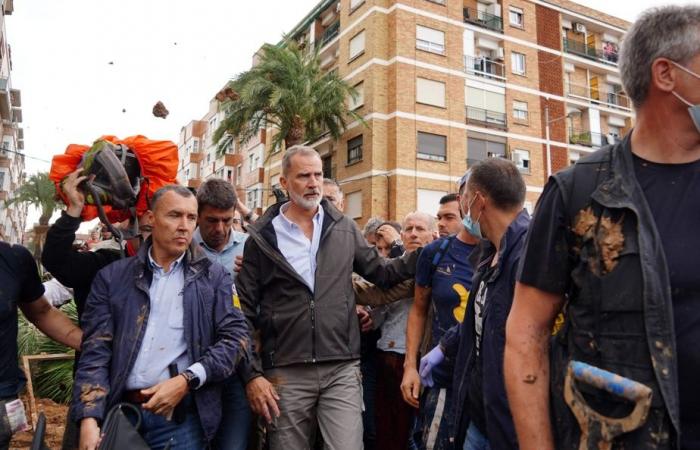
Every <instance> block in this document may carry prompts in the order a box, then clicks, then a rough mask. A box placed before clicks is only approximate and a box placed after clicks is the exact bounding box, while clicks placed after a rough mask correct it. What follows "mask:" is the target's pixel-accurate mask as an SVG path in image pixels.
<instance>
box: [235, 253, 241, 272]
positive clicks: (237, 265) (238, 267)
mask: <svg viewBox="0 0 700 450" xmlns="http://www.w3.org/2000/svg"><path fill="white" fill-rule="evenodd" d="M242 268H243V255H236V259H235V260H234V261H233V270H234V272H236V273H238V272H240V271H241V269H242Z"/></svg>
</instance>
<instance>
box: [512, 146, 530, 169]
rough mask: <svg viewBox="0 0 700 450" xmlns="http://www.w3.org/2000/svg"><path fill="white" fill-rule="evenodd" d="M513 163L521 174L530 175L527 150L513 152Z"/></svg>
mask: <svg viewBox="0 0 700 450" xmlns="http://www.w3.org/2000/svg"><path fill="white" fill-rule="evenodd" d="M513 162H514V163H515V166H516V167H517V168H518V169H520V171H521V172H524V173H530V152H529V151H527V150H519V149H515V150H513Z"/></svg>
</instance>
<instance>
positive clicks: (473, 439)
mask: <svg viewBox="0 0 700 450" xmlns="http://www.w3.org/2000/svg"><path fill="white" fill-rule="evenodd" d="M464 450H491V445H490V444H489V440H488V439H487V438H486V436H484V435H483V434H482V433H481V431H479V429H478V428H477V427H476V426H475V425H474V424H473V423H471V424H469V428H468V429H467V437H466V439H464Z"/></svg>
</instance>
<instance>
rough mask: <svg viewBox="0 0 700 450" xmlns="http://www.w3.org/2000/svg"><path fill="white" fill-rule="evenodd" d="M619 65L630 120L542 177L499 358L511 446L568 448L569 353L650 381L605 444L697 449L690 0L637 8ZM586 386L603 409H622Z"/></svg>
mask: <svg viewBox="0 0 700 450" xmlns="http://www.w3.org/2000/svg"><path fill="white" fill-rule="evenodd" d="M619 64H620V73H621V74H622V82H623V84H624V87H625V91H626V92H627V95H628V96H629V97H630V99H631V100H632V103H633V104H634V108H635V112H636V125H635V128H634V130H633V131H632V132H631V133H630V134H628V135H627V136H626V137H625V138H624V140H623V141H622V142H621V143H619V144H617V145H614V146H610V147H606V148H603V149H601V150H599V151H598V152H596V153H593V154H592V155H590V156H588V157H587V158H584V159H582V160H580V161H579V162H578V163H577V164H576V165H575V166H573V167H570V168H568V169H567V170H564V171H562V172H559V173H558V174H556V175H555V176H554V177H553V178H552V179H550V181H549V184H548V185H547V186H546V187H545V189H544V192H543V193H542V196H541V197H540V200H539V203H538V205H537V208H536V214H535V217H534V219H533V223H532V228H531V232H530V235H529V237H528V242H527V245H526V247H525V251H524V253H523V257H522V267H521V269H520V270H521V272H520V274H519V278H518V285H517V287H516V291H515V299H514V302H513V309H512V311H511V315H510V317H509V319H508V326H507V345H506V356H505V364H506V380H507V386H508V396H509V399H510V401H511V408H512V411H513V417H514V420H515V425H516V428H517V431H518V439H519V442H520V447H521V448H523V449H538V450H540V449H552V448H558V449H559V448H561V449H569V448H578V443H579V436H580V431H579V427H578V425H577V423H576V420H575V419H574V417H573V415H572V414H571V413H570V411H569V409H568V407H567V405H566V404H565V402H564V398H563V384H562V383H563V380H564V377H565V373H566V369H567V364H568V362H569V361H570V360H580V361H583V362H586V363H589V364H591V365H593V366H597V367H600V368H602V369H605V370H608V371H610V372H613V373H615V374H618V375H621V376H623V377H627V378H630V379H633V380H635V381H639V382H641V383H643V384H645V385H647V386H649V387H650V388H651V389H652V392H653V394H652V400H651V410H650V411H649V413H648V415H647V416H646V420H645V422H644V423H643V424H642V425H641V426H640V427H639V428H638V429H637V430H634V431H632V432H629V433H626V434H623V435H621V436H620V437H618V438H617V439H615V440H614V442H613V447H614V448H657V449H667V448H684V449H690V448H700V390H699V388H698V383H697V379H698V376H700V352H698V350H697V343H698V339H699V338H700V308H698V304H699V303H700V277H699V276H698V264H697V251H698V249H700V233H698V224H700V6H699V5H697V4H695V5H688V6H685V7H681V6H667V7H663V8H657V9H651V10H648V11H646V12H645V13H643V14H642V15H641V16H640V18H639V19H638V20H637V22H635V23H634V25H633V26H632V27H631V28H630V30H629V31H628V32H627V34H626V35H625V39H624V42H623V44H622V48H621V53H620V60H619ZM565 299H566V300H565ZM565 301H566V309H565V316H566V317H565V322H564V326H563V328H562V329H561V331H559V332H558V334H557V335H556V337H555V339H554V340H552V341H551V342H550V339H549V335H550V333H549V331H550V330H551V329H552V323H553V322H554V320H555V317H556V315H557V314H558V313H559V311H560V310H561V309H562V308H563V306H564V304H565ZM592 394H596V395H595V396H592V395H589V396H587V398H588V402H589V403H590V405H589V406H591V407H593V408H594V409H595V410H596V411H598V412H600V413H601V414H604V415H607V416H612V417H621V416H624V415H626V414H629V408H628V405H627V404H624V403H622V402H620V401H619V400H618V399H616V398H614V397H610V396H605V395H603V393H598V392H593V393H592ZM550 418H552V419H551V420H550Z"/></svg>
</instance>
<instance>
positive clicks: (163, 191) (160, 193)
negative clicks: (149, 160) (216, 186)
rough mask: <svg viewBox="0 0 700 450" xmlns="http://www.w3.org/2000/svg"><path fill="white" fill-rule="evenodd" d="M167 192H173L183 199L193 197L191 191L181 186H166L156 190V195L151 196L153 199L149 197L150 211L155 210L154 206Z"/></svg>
mask: <svg viewBox="0 0 700 450" xmlns="http://www.w3.org/2000/svg"><path fill="white" fill-rule="evenodd" d="M168 192H174V193H176V194H177V195H179V196H180V197H183V198H190V197H194V194H193V193H192V191H190V190H189V189H187V188H186V187H185V186H181V185H179V184H167V185H165V186H163V187H162V188H160V189H158V190H157V191H156V193H155V194H153V197H151V211H155V210H156V205H157V204H158V202H159V201H160V199H161V198H163V196H164V195H165V194H167V193H168Z"/></svg>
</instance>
